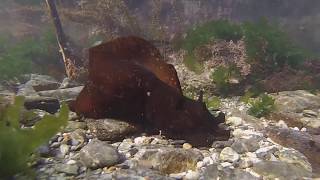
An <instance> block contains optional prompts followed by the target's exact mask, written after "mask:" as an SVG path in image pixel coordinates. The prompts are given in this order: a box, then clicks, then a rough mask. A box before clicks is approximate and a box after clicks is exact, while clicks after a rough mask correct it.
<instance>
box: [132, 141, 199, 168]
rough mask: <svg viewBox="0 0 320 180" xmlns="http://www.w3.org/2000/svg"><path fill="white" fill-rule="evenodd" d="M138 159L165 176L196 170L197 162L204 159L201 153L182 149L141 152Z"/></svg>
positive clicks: (164, 148)
mask: <svg viewBox="0 0 320 180" xmlns="http://www.w3.org/2000/svg"><path fill="white" fill-rule="evenodd" d="M140 151H144V152H138V153H137V154H136V156H135V157H136V158H137V159H138V160H139V161H140V162H141V163H144V164H149V165H150V166H151V167H153V168H154V169H157V170H159V171H161V172H163V173H165V174H172V173H180V172H185V171H188V170H195V169H196V165H197V162H198V161H200V160H202V159H203V156H202V154H201V153H200V152H199V151H195V150H192V149H189V150H186V149H182V148H166V147H163V148H160V149H150V150H147V151H146V150H140Z"/></svg>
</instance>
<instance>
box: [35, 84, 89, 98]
mask: <svg viewBox="0 0 320 180" xmlns="http://www.w3.org/2000/svg"><path fill="white" fill-rule="evenodd" d="M82 89H83V86H78V87H73V88H66V89H57V90H50V91H39V92H38V94H39V95H40V96H45V97H53V98H57V99H59V100H61V101H67V100H74V99H76V98H77V96H78V94H79V93H80V91H81V90H82Z"/></svg>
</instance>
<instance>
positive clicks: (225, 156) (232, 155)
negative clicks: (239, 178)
mask: <svg viewBox="0 0 320 180" xmlns="http://www.w3.org/2000/svg"><path fill="white" fill-rule="evenodd" d="M239 158H240V156H239V154H238V153H237V152H236V151H234V150H233V149H232V148H231V147H226V148H224V149H223V150H222V151H221V153H220V160H222V161H227V162H231V163H234V162H236V161H238V160H239Z"/></svg>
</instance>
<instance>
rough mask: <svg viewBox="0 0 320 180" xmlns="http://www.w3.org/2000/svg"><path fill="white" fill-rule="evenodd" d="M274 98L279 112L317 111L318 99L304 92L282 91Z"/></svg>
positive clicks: (319, 102)
mask: <svg viewBox="0 0 320 180" xmlns="http://www.w3.org/2000/svg"><path fill="white" fill-rule="evenodd" d="M274 97H275V105H276V107H277V109H278V111H281V112H291V113H293V112H302V111H303V110H305V109H319V108H320V97H319V96H316V95H314V94H311V93H310V92H308V91H305V90H298V91H283V92H279V93H278V94H277V95H274Z"/></svg>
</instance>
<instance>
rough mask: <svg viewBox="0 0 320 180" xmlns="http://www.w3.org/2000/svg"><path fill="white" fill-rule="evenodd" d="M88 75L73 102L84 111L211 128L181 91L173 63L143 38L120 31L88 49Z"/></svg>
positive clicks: (167, 126)
mask: <svg viewBox="0 0 320 180" xmlns="http://www.w3.org/2000/svg"><path fill="white" fill-rule="evenodd" d="M89 58H90V59H89V60H90V62H89V81H88V83H87V84H86V85H85V87H84V89H83V90H82V92H81V93H80V94H79V96H78V97H77V99H76V101H75V102H74V104H73V109H74V110H75V111H76V112H77V113H78V114H82V115H84V116H85V117H91V118H106V117H109V118H116V119H120V120H125V121H129V122H135V123H141V124H143V125H145V126H146V127H149V128H152V129H154V130H162V131H163V132H168V133H170V134H174V133H177V134H181V133H182V134H183V133H189V134H190V132H196V131H199V132H204V131H206V132H208V131H211V132H213V131H214V130H216V129H218V127H217V125H218V124H219V123H221V122H223V121H224V118H221V117H222V116H220V118H214V117H213V116H212V115H211V114H210V112H209V111H208V110H207V108H206V106H205V104H204V103H203V102H200V101H195V100H192V99H189V98H187V97H185V96H183V94H182V91H181V88H180V83H179V80H178V77H177V73H176V71H175V69H174V67H173V66H172V65H170V64H167V63H165V62H164V61H163V60H162V58H161V55H160V53H159V52H158V50H157V49H156V48H155V47H153V46H152V45H151V44H150V43H148V42H147V41H145V40H143V39H140V38H136V37H126V38H119V39H116V40H113V41H111V42H108V43H105V44H102V45H99V46H96V47H93V48H91V49H90V50H89Z"/></svg>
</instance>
